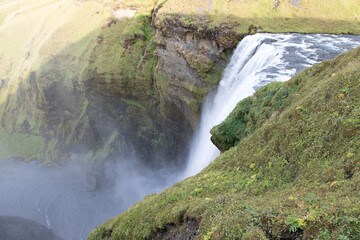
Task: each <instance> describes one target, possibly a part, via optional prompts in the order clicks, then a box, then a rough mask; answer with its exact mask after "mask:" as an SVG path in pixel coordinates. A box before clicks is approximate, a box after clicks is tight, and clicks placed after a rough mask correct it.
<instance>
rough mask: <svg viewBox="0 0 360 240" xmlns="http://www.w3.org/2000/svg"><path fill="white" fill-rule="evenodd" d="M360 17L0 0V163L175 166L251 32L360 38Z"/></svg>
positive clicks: (191, 5)
mask: <svg viewBox="0 0 360 240" xmlns="http://www.w3.org/2000/svg"><path fill="white" fill-rule="evenodd" d="M315 13H316V14H315ZM329 13H332V14H330V15H329ZM314 16H316V17H314ZM358 17H359V7H358V4H356V0H351V1H326V4H324V2H323V1H320V2H319V1H317V2H313V1H305V0H304V1H281V0H279V1H275V2H274V1H252V0H251V1H246V2H244V1H234V0H229V1H228V0H216V1H215V0H213V1H185V2H184V1H178V0H166V1H162V0H161V1H155V0H148V1H139V0H131V1H125V0H118V1H112V0H98V1H72V0H66V1H58V0H41V1H35V0H29V1H25V0H20V1H12V0H3V1H1V2H0V24H1V25H0V56H1V57H0V65H1V66H2V67H1V68H0V122H1V124H0V143H1V146H0V148H1V149H0V158H22V159H26V160H31V159H38V160H42V161H45V162H46V163H47V164H49V165H51V164H61V163H63V162H64V161H66V160H67V159H80V158H81V159H84V161H101V160H103V159H106V158H111V157H113V156H119V155H127V154H128V153H129V152H131V153H133V152H135V151H136V152H138V153H140V155H141V156H140V157H141V158H143V159H152V158H156V155H158V156H159V154H160V155H163V156H167V157H169V158H171V159H172V160H170V161H174V159H175V158H176V155H177V150H179V149H178V148H179V146H183V145H185V143H186V142H187V137H188V134H187V133H190V132H191V131H192V129H194V128H195V127H196V124H197V122H198V119H199V116H200V111H201V105H202V102H203V100H204V97H205V96H206V95H207V93H208V92H209V91H211V89H214V88H215V87H216V85H217V83H218V81H219V80H220V77H221V73H222V69H223V68H224V67H225V66H226V64H227V61H228V56H229V54H230V53H231V50H232V49H233V48H234V47H235V46H236V44H237V43H238V41H239V40H241V39H242V37H243V36H244V35H246V34H249V33H250V34H251V33H255V32H257V31H263V32H327V33H344V32H345V33H347V32H349V33H359V28H358V23H359V20H358ZM184 133H185V134H184ZM129 149H131V150H129ZM181 149H182V148H181Z"/></svg>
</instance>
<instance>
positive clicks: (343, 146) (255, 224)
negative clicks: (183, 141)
mask: <svg viewBox="0 0 360 240" xmlns="http://www.w3.org/2000/svg"><path fill="white" fill-rule="evenodd" d="M359 67H360V48H357V49H355V50H353V51H350V52H348V53H345V54H342V55H340V56H339V57H337V58H335V59H334V60H331V61H324V62H322V63H320V64H318V65H315V66H313V67H311V68H309V69H306V70H304V71H302V72H301V73H300V74H298V75H297V76H295V77H293V78H292V79H291V80H289V81H288V82H285V83H272V84H271V85H269V86H265V87H263V88H261V89H259V90H258V91H257V92H256V93H255V94H254V96H251V97H249V98H247V99H245V100H243V101H241V102H240V103H239V104H238V106H237V107H236V109H235V110H234V111H233V112H232V113H231V114H230V115H229V117H228V119H227V120H226V121H224V123H222V124H221V125H220V126H218V127H216V128H214V129H213V134H214V135H213V137H215V138H216V140H215V142H216V143H217V145H218V146H221V147H220V149H221V150H222V151H223V153H222V154H221V155H220V156H219V157H218V158H217V159H216V160H215V161H214V162H213V163H211V164H210V165H209V166H208V167H207V168H205V169H204V170H203V171H202V172H200V173H199V174H198V175H196V176H194V177H190V178H187V179H185V180H184V181H182V182H179V183H177V184H175V185H174V186H173V187H171V188H168V189H166V190H165V191H163V192H162V193H160V194H152V195H149V196H147V197H146V198H144V199H143V200H142V201H141V202H139V203H137V204H135V205H134V206H133V207H132V208H130V209H129V210H128V211H126V212H125V213H123V214H122V215H119V216H117V217H115V218H114V219H111V220H109V221H107V222H105V223H104V224H102V225H101V226H99V227H98V228H96V229H95V230H94V231H93V232H92V234H90V236H89V239H113V240H114V239H176V238H183V237H184V236H185V237H186V238H187V239H293V240H295V239H358V238H359V237H360V235H359V230H360V229H359V224H358V223H359V211H360V210H359V204H358V197H359V190H360V165H359V161H360V158H359V149H360V145H359V144H360V139H359V136H360V135H359V133H360V124H359V123H360V115H359V114H360V102H359V99H360V88H359V86H360V82H359V79H360V72H359ZM245 133H248V134H245ZM227 134H230V135H229V136H228V139H229V141H227V142H226V141H223V139H226V135H227ZM224 143H225V144H224ZM228 144H229V145H228Z"/></svg>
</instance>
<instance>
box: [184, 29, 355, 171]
mask: <svg viewBox="0 0 360 240" xmlns="http://www.w3.org/2000/svg"><path fill="white" fill-rule="evenodd" d="M359 45H360V36H350V35H340V36H339V35H327V34H314V35H301V34H255V35H251V36H247V37H245V38H244V39H243V40H242V41H241V42H240V43H239V45H238V46H237V48H236V50H235V52H234V54H233V56H232V58H231V60H230V63H229V65H228V66H227V67H226V69H225V71H224V74H223V78H222V80H221V81H220V85H219V87H218V89H217V92H216V94H215V95H212V96H209V97H208V99H207V100H206V102H205V105H204V106H203V112H202V115H201V120H200V124H199V127H198V130H197V131H196V133H195V135H194V138H193V141H192V145H191V148H190V153H189V157H188V165H187V168H186V170H185V173H184V177H188V176H192V175H194V174H196V173H198V172H200V171H201V170H202V169H203V168H204V167H206V166H207V165H208V164H209V163H210V162H211V161H213V160H214V159H215V158H216V157H217V156H218V155H219V150H218V149H217V148H216V147H215V146H214V145H213V144H212V143H211V141H210V137H211V135H210V130H211V128H212V127H214V126H215V125H218V124H220V123H221V122H222V121H223V120H225V118H226V117H227V115H228V114H229V113H230V112H231V111H232V110H233V109H234V108H235V106H236V105H237V103H238V102H239V101H240V100H241V99H244V98H246V97H248V96H250V95H252V94H253V93H254V92H255V90H256V89H257V88H259V87H261V86H263V85H265V84H267V83H269V82H272V81H287V80H289V79H290V78H291V77H292V76H294V75H295V74H297V73H299V72H300V71H301V70H303V69H305V68H308V67H311V66H312V65H314V64H316V63H319V62H320V61H322V60H325V59H333V58H334V57H336V56H337V55H339V54H340V53H343V52H346V51H348V50H350V49H353V48H356V47H357V46H359Z"/></svg>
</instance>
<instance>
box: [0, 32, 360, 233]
mask: <svg viewBox="0 0 360 240" xmlns="http://www.w3.org/2000/svg"><path fill="white" fill-rule="evenodd" d="M358 45H360V36H347V35H342V36H335V35H324V34H316V35H300V34H256V35H252V36H248V37H246V38H245V39H244V40H243V41H242V42H241V43H240V44H239V45H238V47H237V49H236V50H235V51H234V54H233V56H232V58H231V61H230V63H229V65H228V67H227V68H226V70H225V72H224V77H223V80H222V81H221V82H220V85H219V88H218V91H217V93H216V94H212V95H211V96H209V98H208V99H207V101H206V103H205V105H204V107H203V114H202V117H201V122H200V123H199V127H198V130H197V132H196V134H195V136H194V140H193V142H192V145H191V152H190V154H189V159H188V166H187V169H186V171H185V173H183V172H182V170H178V172H172V171H169V170H168V169H160V170H154V169H149V168H146V167H144V166H143V165H141V164H140V163H136V161H134V160H124V161H122V163H121V164H116V167H113V166H111V167H109V169H111V172H110V173H109V174H110V175H112V176H113V181H112V182H111V184H108V185H106V186H104V187H102V188H94V186H93V184H92V183H91V181H90V182H89V179H88V178H87V175H86V171H84V170H83V169H82V166H81V165H76V164H75V165H72V166H64V167H57V168H47V167H45V166H43V165H42V164H40V163H36V162H31V163H24V162H18V161H11V160H4V161H0V193H1V195H0V216H11V217H21V218H24V219H29V220H32V221H35V222H36V223H39V224H41V225H42V226H44V227H46V228H48V229H50V230H52V231H53V232H54V233H55V234H56V235H58V236H59V237H61V238H63V239H65V240H72V239H74V240H79V239H85V238H86V236H87V235H88V234H89V233H90V231H91V230H92V229H94V228H95V227H96V226H97V225H99V224H101V223H103V222H104V221H106V220H107V219H109V218H112V217H114V216H116V215H118V214H120V213H122V212H124V211H125V210H127V209H128V208H129V207H130V206H131V205H132V204H134V203H135V202H137V201H139V200H141V199H142V198H143V197H144V196H145V195H147V194H150V193H154V192H160V191H161V190H163V189H164V188H165V187H168V186H170V185H171V184H172V183H174V182H175V181H177V180H179V178H178V175H179V174H182V176H183V177H187V176H190V175H193V174H196V173H197V172H199V171H201V169H203V168H204V167H205V166H207V165H208V164H209V163H210V162H211V161H212V160H213V159H214V158H215V157H216V156H217V155H218V154H219V152H218V150H217V149H216V148H215V147H214V146H213V145H212V143H211V142H210V133H209V131H210V129H211V128H212V127H213V126H214V125H216V124H218V123H220V122H221V121H223V120H224V119H225V118H226V116H227V115H228V114H229V113H230V112H231V110H232V109H233V108H234V107H235V106H236V104H237V102H238V101H239V100H241V99H243V98H245V97H247V96H249V95H251V94H252V93H253V92H254V91H255V90H256V89H257V88H259V87H260V86H263V85H265V84H267V83H269V82H272V81H286V80H288V79H290V78H291V77H292V76H293V75H295V74H296V73H298V72H299V71H301V70H303V69H305V68H307V67H310V66H312V65H314V64H316V63H318V62H320V61H322V60H324V59H331V58H334V57H335V56H336V55H338V54H340V53H342V52H345V51H347V50H349V49H352V48H355V47H356V46H358ZM11 217H9V221H10V219H11ZM29 240H30V239H29Z"/></svg>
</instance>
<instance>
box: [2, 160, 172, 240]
mask: <svg viewBox="0 0 360 240" xmlns="http://www.w3.org/2000/svg"><path fill="white" fill-rule="evenodd" d="M100 175H101V178H98V176H100ZM176 180H177V175H176V173H175V169H174V168H168V167H164V168H156V169H155V168H152V167H149V166H148V165H146V164H144V163H142V162H141V161H139V160H138V159H136V158H134V157H132V158H127V159H124V158H122V159H114V160H113V161H112V162H108V163H106V164H105V165H104V166H103V168H100V170H99V168H98V169H96V170H94V169H93V168H92V167H91V166H90V165H87V164H85V163H81V162H70V163H68V164H66V166H63V167H56V168H48V167H45V166H44V165H42V164H41V163H39V162H30V163H24V162H21V161H16V160H1V161H0V192H1V195H0V206H1V208H0V216H2V217H1V221H0V222H1V225H2V227H3V228H2V229H1V230H2V236H12V237H11V238H10V239H13V240H17V239H23V238H21V236H24V235H27V236H30V238H27V239H46V237H45V238H42V236H48V235H46V234H49V233H44V231H45V230H46V229H48V230H49V231H52V232H53V233H54V234H56V235H57V236H58V237H60V238H62V239H65V240H72V239H74V240H75V239H76V240H79V239H86V238H87V235H88V234H89V233H90V232H91V231H92V230H93V229H95V228H96V227H97V226H98V225H100V224H101V223H103V222H104V221H106V220H108V219H110V218H113V217H115V216H116V215H119V214H121V213H122V212H124V211H126V210H127V209H129V208H130V207H131V206H132V205H133V204H134V203H136V202H137V201H140V200H141V199H142V198H144V197H145V196H146V195H148V194H151V193H158V192H160V191H162V190H163V189H164V188H166V187H169V186H171V185H172V184H173V183H174V182H175V181H176ZM5 216H6V217H5ZM9 216H11V217H9ZM13 217H17V218H15V220H14V218H13ZM30 220H31V223H30V224H27V225H26V224H25V225H26V226H28V227H25V228H24V227H20V226H24V224H23V223H24V222H26V223H27V222H29V221H30ZM14 222H17V223H18V224H14ZM5 223H7V224H5ZM6 226H7V227H6ZM15 226H16V227H15ZM39 229H40V230H41V231H40V230H39ZM44 229H45V230H44ZM13 232H18V235H11V234H13ZM22 232H23V233H22ZM31 234H38V235H31ZM44 234H45V235H44ZM31 236H33V238H31ZM0 239H1V237H0ZM7 239H9V238H7Z"/></svg>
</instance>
